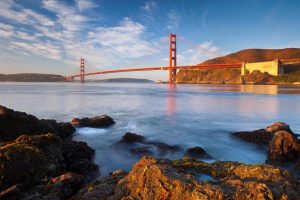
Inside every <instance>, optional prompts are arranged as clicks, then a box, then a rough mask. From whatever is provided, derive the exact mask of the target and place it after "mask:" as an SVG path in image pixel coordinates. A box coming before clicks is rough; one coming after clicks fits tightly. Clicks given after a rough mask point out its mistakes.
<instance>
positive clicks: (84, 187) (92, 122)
mask: <svg viewBox="0 0 300 200" xmlns="http://www.w3.org/2000/svg"><path fill="white" fill-rule="evenodd" d="M0 114H1V115H2V118H0V120H1V119H2V120H3V119H5V116H7V115H13V116H15V121H10V122H11V123H12V124H14V123H15V122H17V123H18V124H19V125H21V124H22V123H21V122H22V121H18V120H17V119H18V116H22V119H24V116H25V119H26V118H28V120H34V121H36V123H46V124H47V125H46V126H47V127H48V128H49V124H50V125H51V126H52V128H53V127H60V128H61V131H58V132H57V133H56V135H55V134H46V135H45V134H42V133H38V132H36V133H32V132H28V133H29V135H27V136H26V135H20V136H18V137H17V138H15V139H14V138H11V137H8V138H6V141H3V133H4V135H5V132H6V131H4V132H3V130H10V131H12V130H14V129H13V128H16V127H10V126H6V127H0V130H2V142H0V150H1V152H3V151H4V152H8V149H10V148H11V147H12V146H15V147H16V148H17V149H18V148H19V147H22V146H24V145H25V146H28V147H30V146H31V147H30V148H33V147H34V148H38V149H40V151H42V152H44V154H45V155H47V156H49V158H48V161H42V160H40V159H41V158H40V157H39V156H38V154H28V153H26V152H27V151H25V152H24V150H22V149H20V152H24V153H26V154H28V155H30V157H31V160H32V159H33V160H36V159H37V160H36V162H37V161H39V162H42V163H44V162H45V163H44V164H42V165H41V166H32V163H28V164H29V165H28V166H30V167H33V169H35V170H37V169H38V170H42V171H43V174H44V175H46V177H48V178H46V179H44V178H43V176H40V175H39V176H37V174H36V175H35V174H31V176H30V177H29V180H30V181H29V183H28V182H27V183H24V182H23V181H24V179H23V178H22V177H18V176H19V173H20V174H21V172H19V173H18V171H15V172H14V174H15V178H12V177H11V175H9V174H6V173H5V172H6V170H18V169H14V168H13V167H12V165H11V164H12V163H10V161H5V162H7V165H6V166H7V167H8V168H4V171H3V170H2V171H1V172H2V173H4V174H1V176H2V177H5V178H4V179H3V178H2V180H0V181H1V183H2V187H1V190H2V191H0V197H1V198H2V199H3V198H4V199H5V197H7V196H10V195H12V196H14V195H16V196H18V197H20V196H23V197H26V198H28V197H32V195H33V193H36V192H38V194H39V195H42V196H47V195H48V196H49V195H50V196H51V195H53V192H55V193H57V194H59V195H63V196H64V198H59V199H88V198H85V197H87V196H90V195H98V196H97V197H99V195H100V197H101V195H102V197H105V198H106V197H107V198H108V197H109V198H112V199H114V198H116V199H119V198H120V197H125V196H126V195H128V194H127V192H126V190H125V188H124V187H131V186H130V182H131V181H133V180H135V179H136V178H137V177H140V179H141V180H144V181H146V182H148V184H150V185H151V184H155V181H154V180H155V179H157V178H159V179H160V178H162V180H164V181H167V180H168V181H171V183H172V180H173V179H174V178H175V177H177V176H179V177H180V176H183V175H184V174H189V173H191V171H190V170H192V171H194V172H193V173H192V177H190V178H192V179H190V178H188V179H186V178H183V177H182V178H183V179H178V180H180V181H179V183H180V185H179V186H178V188H175V189H174V190H169V192H168V193H169V194H172V193H174V192H176V191H177V190H183V191H182V192H184V193H186V194H187V195H188V196H190V195H195V194H194V193H193V192H188V191H185V190H184V187H185V184H186V183H185V181H188V182H189V181H192V182H193V184H194V185H195V187H201V188H202V189H204V190H207V189H208V188H207V187H204V185H203V184H207V186H209V188H210V189H209V190H211V189H212V190H213V191H219V194H222V195H221V196H222V198H220V199H223V198H225V196H226V195H230V196H231V195H233V196H236V195H241V196H243V195H245V194H246V193H247V192H246V193H245V190H247V188H248V189H249V191H248V192H251V193H253V192H254V193H255V194H253V195H261V193H263V194H265V193H267V194H268V195H271V196H274V197H279V196H281V197H283V196H284V195H287V196H289V197H300V194H299V192H296V191H297V188H298V187H300V185H299V184H296V185H295V186H291V185H292V184H295V183H294V181H293V180H294V179H295V180H297V179H298V180H299V172H300V171H299V170H300V164H299V163H300V160H299V161H298V160H297V159H298V156H299V153H300V144H299V142H297V140H296V139H295V138H294V137H296V136H293V135H294V133H293V132H292V131H291V129H290V128H289V126H288V125H287V124H285V123H282V122H277V123H275V124H273V125H270V126H268V127H266V128H265V129H259V130H255V131H244V132H237V133H234V134H233V135H234V136H236V137H238V138H240V139H242V140H244V141H246V142H250V143H254V144H253V145H267V146H268V143H270V144H269V147H268V151H267V152H266V153H267V154H268V159H267V162H268V163H267V164H253V165H248V164H243V163H238V162H232V161H215V162H213V163H210V164H209V163H205V162H203V161H200V160H198V159H199V158H200V159H203V158H210V155H208V154H207V153H206V152H205V150H204V149H202V148H201V147H193V148H190V149H188V150H187V151H186V153H185V157H184V158H182V159H179V160H167V159H160V160H156V159H155V158H153V157H151V156H150V157H149V155H151V151H152V150H151V149H153V148H157V150H158V151H161V152H162V153H164V152H166V151H175V152H176V151H178V149H180V147H179V146H172V145H168V144H165V143H161V142H159V141H152V140H148V139H147V138H145V137H144V136H142V135H138V134H135V133H129V132H128V133H126V134H125V135H124V136H123V137H122V138H121V140H120V141H119V142H118V143H116V145H119V146H120V148H127V147H130V148H131V151H132V153H133V155H139V156H140V157H141V160H140V161H138V162H137V163H136V164H135V165H133V168H132V170H131V171H130V172H125V171H123V170H116V171H114V172H111V173H110V174H109V175H108V176H106V177H101V178H100V179H98V180H96V181H94V180H93V179H94V178H95V176H94V175H93V174H95V172H96V171H98V170H97V169H98V167H97V166H95V164H94V162H93V155H94V152H95V150H93V149H91V148H90V147H89V146H88V145H87V144H86V143H85V142H80V141H77V142H76V141H73V140H70V139H71V138H72V137H73V134H74V128H71V126H70V125H71V124H72V125H73V126H75V127H76V126H78V127H107V126H111V125H113V124H114V122H113V119H112V118H110V117H108V116H100V117H93V118H82V119H78V118H74V119H73V120H72V121H71V124H68V123H63V124H60V125H59V124H56V121H55V120H39V119H37V118H35V117H34V116H32V115H27V114H26V113H22V112H17V111H13V110H9V109H7V108H5V107H1V112H0ZM3 116H4V118H3ZM8 119H9V118H8ZM16 120H17V121H16ZM6 122H8V121H6ZM20 123H21V124H20ZM2 124H3V123H2ZM0 125H1V123H0ZM62 125H63V126H62ZM30 126H32V125H30V124H29V126H27V127H28V128H30ZM51 126H50V127H51ZM25 127H26V126H25ZM66 127H68V128H67V129H66ZM31 128H32V127H31ZM40 128H41V127H40ZM44 128H45V127H44ZM22 130H26V129H24V127H23V128H22ZM28 130H30V129H28ZM54 130H56V129H54ZM57 130H59V129H57ZM62 130H64V131H66V130H68V131H69V133H68V134H67V135H66V134H62V133H63V132H62ZM24 132H26V131H24ZM71 132H72V133H71ZM65 133H66V132H65ZM70 133H71V134H70ZM271 136H272V137H271ZM70 137H71V138H70ZM4 138H5V137H4ZM274 138H275V139H274ZM293 138H294V139H293ZM277 141H285V143H284V144H287V145H289V146H287V147H281V146H276V145H277V144H279V143H278V142H277ZM42 143H43V146H40V144H42ZM57 144H60V145H58V146H57ZM280 144H281V143H280ZM45 145H46V146H45ZM61 145H62V149H61V147H60V146H61ZM135 145H137V146H135ZM141 145H142V146H141ZM149 145H150V146H152V147H151V148H149ZM274 145H275V147H274ZM290 146H292V149H291V148H290ZM45 147H47V148H46V149H45ZM282 148H288V151H285V154H286V155H284V156H282V153H281V152H277V153H276V151H280V149H282ZM270 149H274V150H270ZM49 150H50V151H49ZM60 151H61V152H62V154H61V155H62V157H60V156H59V155H60V153H59V152H60ZM55 152H56V153H55ZM64 152H65V153H64ZM79 152H80V154H79V155H78V153H79ZM274 152H275V153H274ZM294 152H296V153H294ZM16 155H17V154H15V153H14V151H12V153H11V154H10V156H12V157H14V156H16ZM24 155H25V154H24ZM145 155H148V157H147V156H146V157H145ZM1 156H3V154H1V153H0V159H2V161H4V160H3V159H4V157H1ZM53 156H54V157H55V159H54V160H53ZM142 156H143V157H142ZM57 158H60V161H59V160H57ZM197 158H198V159H197ZM291 158H292V159H294V160H290V159H291ZM49 159H50V163H49ZM82 159H83V160H82ZM86 159H87V160H88V161H87V162H86ZM51 160H52V161H51ZM55 160H56V161H55ZM67 160H68V161H67ZM78 160H81V162H77V161H78ZM84 160H85V161H84ZM286 161H288V162H287V163H289V162H290V161H291V162H292V163H294V164H292V165H295V167H293V170H294V171H290V172H289V171H286V170H287V168H286V167H284V166H286ZM14 162H15V163H14V165H16V164H18V163H19V162H20V161H18V160H16V161H14ZM64 162H66V166H67V167H68V168H66V169H67V170H62V171H56V172H55V173H54V171H48V170H49V169H48V167H49V166H53V165H54V166H55V169H56V170H61V169H63V168H64V166H63V165H62V163H64ZM33 163H34V162H33ZM74 163H77V164H75V165H74ZM30 164H31V165H30ZM270 164H271V165H270ZM22 165H23V166H26V163H25V165H24V163H23V164H22ZM72 165H73V166H74V167H75V166H76V168H72V167H71V166H72ZM42 166H44V167H45V168H43V167H42ZM143 166H144V167H145V166H148V167H147V168H148V170H147V171H146V172H145V173H146V174H148V173H149V174H148V175H145V174H144V175H143V174H140V173H136V170H139V169H140V168H141V167H143ZM151 166H152V167H151ZM288 166H289V168H290V166H291V165H290V164H289V165H288ZM41 167H42V168H41ZM149 167H150V168H149ZM220 167H221V168H223V171H222V170H221V171H220V169H221V168H220ZM232 167H233V168H234V169H235V170H234V171H232V169H231V168H232ZM282 167H283V168H282ZM51 168H53V167H51ZM78 168H81V169H82V170H83V171H82V170H79V171H76V170H75V171H72V170H74V169H78ZM70 170H71V172H70ZM153 170H154V171H153ZM241 170H242V171H241ZM253 170H258V171H257V173H255V174H252V175H251V177H252V179H253V180H254V182H253V183H251V187H250V185H249V184H250V183H248V182H247V181H246V179H244V178H243V177H244V176H245V175H246V174H247V173H249V172H250V171H253ZM274 170H275V171H274ZM278 170H279V172H280V173H279V174H278ZM7 172H8V171H7ZM166 172H168V173H166ZM77 173H79V174H77ZM99 173H101V168H100V170H99ZM155 173H159V174H160V175H159V176H158V177H152V176H153V174H155ZM169 173H171V174H172V173H173V174H174V175H175V174H177V175H176V176H175V177H173V175H170V174H169ZM245 173H246V174H245ZM266 173H267V174H269V175H267V177H265V178H264V179H263V180H262V179H261V178H259V177H261V176H263V174H266ZM89 174H90V175H89ZM201 174H202V175H201ZM204 174H206V175H205V176H207V177H206V178H204V177H205V176H204ZM200 175H201V176H200ZM55 176H58V177H56V178H55ZM147 176H150V177H152V178H151V179H148V178H146V177H147ZM198 176H200V178H199V180H198V178H196V177H198ZM202 176H204V177H203V178H201V177H202ZM223 176H226V177H227V178H226V179H225V180H226V181H225V182H226V184H229V185H231V187H234V188H236V191H235V192H233V193H231V192H230V191H229V190H227V189H226V187H227V186H226V187H225V186H224V187H220V186H218V185H219V184H220V183H222V182H223V183H222V184H224V183H225V182H224V178H222V177H223ZM232 176H235V177H236V178H238V180H239V183H238V184H237V185H236V184H233V185H232V183H231V180H232V178H233V177H232ZM246 176H249V174H248V175H246ZM92 177H94V178H92ZM134 177H135V178H134ZM193 177H194V178H193ZM274 177H277V178H274ZM290 177H294V178H292V179H291V178H290ZM8 180H10V181H9V182H8ZM11 180H15V181H12V182H11ZM112 180H114V181H113V183H112V182H111V181H112ZM175 180H177V178H175ZM283 180H284V181H285V182H281V181H283ZM90 181H92V182H90ZM149 181H150V182H149ZM164 181H163V182H164ZM220 181H221V182H220ZM261 181H263V182H261ZM99 183H101V186H100V185H99ZM273 183H275V184H283V185H284V187H287V188H289V189H290V190H291V191H293V192H291V191H289V194H286V193H285V192H283V191H285V190H283V191H281V192H280V191H279V192H278V191H277V190H278V189H276V188H274V186H273ZM3 184H4V185H3ZM20 184H21V185H20ZM199 184H200V185H199ZM259 184H265V186H264V187H265V189H264V190H263V191H260V190H254V191H253V189H254V188H255V187H257V186H258V185H259ZM5 185H6V186H5ZM58 185H63V186H64V187H71V188H73V189H72V192H71V193H69V194H64V193H65V192H64V190H63V188H61V187H59V186H58ZM49 187H50V188H56V189H55V190H54V191H53V190H52V189H49ZM103 187H110V188H111V191H110V192H108V193H105V192H104V190H103V189H104V188H103ZM147 187H148V186H146V185H144V186H143V188H144V193H143V195H145V197H147V198H150V197H151V198H153V197H154V196H151V195H154V194H155V195H159V194H162V193H161V192H162V190H163V188H160V187H158V188H156V190H155V192H154V194H152V193H148V192H147V191H148V189H149V188H148V189H147ZM155 187H157V186H155ZM241 187H242V188H243V191H244V192H241V191H240V190H239V188H241ZM249 187H250V188H249ZM252 187H254V188H252ZM37 188H44V190H43V192H41V191H40V189H39V190H37ZM88 188H93V189H92V190H90V189H88ZM251 188H252V189H251ZM250 189H251V190H250ZM117 191H119V192H117ZM130 191H131V192H130V196H131V197H134V196H135V188H131V189H130ZM298 191H299V190H298ZM103 192H104V193H103ZM35 195H36V194H35ZM103 195H104V196H103ZM120 195H121V196H120ZM149 195H150V196H149ZM202 195H204V194H202ZM205 195H208V194H207V193H206V194H205ZM1 198H0V199H1ZM35 198H36V196H35ZM105 198H104V199H105ZM210 198H213V199H215V198H216V196H210ZM28 199H30V198H28ZM216 199H217V198H216Z"/></svg>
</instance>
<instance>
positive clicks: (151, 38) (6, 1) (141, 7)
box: [0, 0, 300, 79]
mask: <svg viewBox="0 0 300 200" xmlns="http://www.w3.org/2000/svg"><path fill="white" fill-rule="evenodd" d="M299 19H300V1H298V0H210V1H209V0H206V1H204V0H163V1H143V0H118V1H117V0H68V1H67V0H65V1H63V0H41V1H40V0H26V1H23V0H1V1H0V58H1V60H0V73H21V72H35V73H56V74H62V75H68V74H74V73H77V72H78V71H79V70H78V69H79V67H78V66H79V59H80V58H81V57H82V58H85V60H86V71H89V72H92V71H96V70H104V69H116V68H125V67H146V66H166V65H167V64H168V35H169V33H176V34H177V35H178V37H179V38H180V39H178V41H177V47H178V52H177V55H178V65H186V64H198V63H200V62H202V61H204V60H206V59H208V58H213V57H216V56H218V55H224V54H228V53H232V52H236V51H239V50H241V49H246V48H286V47H300V37H299V35H300V34H299V33H300V21H299ZM186 40H188V41H190V43H188V42H186ZM103 77H104V78H108V77H139V78H150V79H166V78H167V76H166V72H136V73H127V74H114V75H105V76H103Z"/></svg>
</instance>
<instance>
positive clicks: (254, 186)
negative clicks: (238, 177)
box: [234, 181, 274, 200]
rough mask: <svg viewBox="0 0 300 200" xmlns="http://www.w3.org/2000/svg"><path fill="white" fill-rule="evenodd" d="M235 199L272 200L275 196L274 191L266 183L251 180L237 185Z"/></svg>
mask: <svg viewBox="0 0 300 200" xmlns="http://www.w3.org/2000/svg"><path fill="white" fill-rule="evenodd" d="M234 199H243V200H252V199H260V200H272V199H274V197H273V193H272V191H271V190H270V189H269V188H268V186H267V185H266V184H264V183H257V182H253V181H249V182H246V183H243V184H240V185H238V186H237V189H236V191H235V193H234Z"/></svg>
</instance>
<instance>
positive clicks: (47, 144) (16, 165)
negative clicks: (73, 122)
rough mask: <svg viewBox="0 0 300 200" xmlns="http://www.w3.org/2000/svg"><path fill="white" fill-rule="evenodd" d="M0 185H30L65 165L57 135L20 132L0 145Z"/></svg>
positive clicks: (62, 168)
mask: <svg viewBox="0 0 300 200" xmlns="http://www.w3.org/2000/svg"><path fill="white" fill-rule="evenodd" d="M0 163H1V165H0V189H1V187H2V189H4V188H5V187H9V186H12V185H14V184H18V183H20V184H24V185H26V186H29V187H30V186H31V185H32V184H36V183H38V182H40V180H41V179H42V178H45V177H48V176H54V175H58V174H59V173H61V172H62V171H64V169H65V165H64V159H63V157H62V154H61V139H60V138H59V137H58V136H56V135H54V134H45V135H37V136H26V135H22V136H20V137H19V138H17V139H16V140H15V141H13V142H10V143H7V144H4V145H2V146H0Z"/></svg>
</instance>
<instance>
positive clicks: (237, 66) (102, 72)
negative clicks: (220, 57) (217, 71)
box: [68, 63, 241, 78]
mask: <svg viewBox="0 0 300 200" xmlns="http://www.w3.org/2000/svg"><path fill="white" fill-rule="evenodd" d="M239 67H241V63H233V64H208V65H186V66H176V67H169V66H167V67H166V66H161V67H142V68H141V67H135V68H127V69H115V70H103V71H98V72H90V73H85V74H84V76H91V75H97V74H110V73H120V72H135V71H155V70H169V69H210V68H239ZM80 76H81V75H80V74H76V75H72V76H69V77H68V78H76V77H80Z"/></svg>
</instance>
